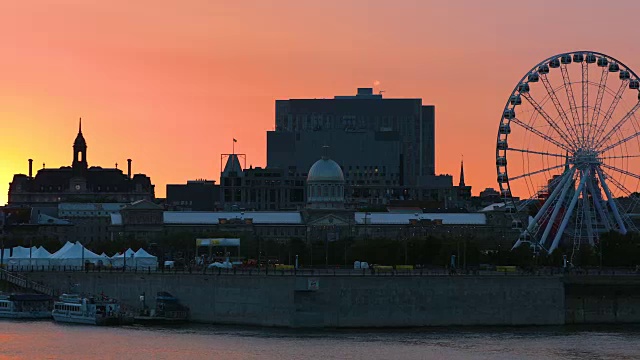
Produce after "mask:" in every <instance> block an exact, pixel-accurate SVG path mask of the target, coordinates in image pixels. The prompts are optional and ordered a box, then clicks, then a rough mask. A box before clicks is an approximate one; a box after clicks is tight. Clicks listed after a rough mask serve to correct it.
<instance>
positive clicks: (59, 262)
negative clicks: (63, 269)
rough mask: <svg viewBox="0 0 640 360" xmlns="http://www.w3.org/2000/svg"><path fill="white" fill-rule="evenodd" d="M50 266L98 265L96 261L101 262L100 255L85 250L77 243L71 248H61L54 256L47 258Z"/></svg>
mask: <svg viewBox="0 0 640 360" xmlns="http://www.w3.org/2000/svg"><path fill="white" fill-rule="evenodd" d="M49 259H50V260H51V261H50V263H51V265H55V266H78V267H82V266H84V263H86V262H87V261H88V262H91V263H93V264H98V261H103V259H102V258H101V257H100V255H97V254H96V253H94V252H92V251H91V250H89V249H87V248H85V247H84V245H82V244H81V243H79V242H77V243H75V244H72V245H71V246H67V244H65V246H63V247H62V249H60V250H58V251H57V252H56V253H55V254H53V255H51V256H50V257H49Z"/></svg>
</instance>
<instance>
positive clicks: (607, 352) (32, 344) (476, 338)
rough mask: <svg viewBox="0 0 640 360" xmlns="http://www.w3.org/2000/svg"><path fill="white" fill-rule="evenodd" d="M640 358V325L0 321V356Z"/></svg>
mask: <svg viewBox="0 0 640 360" xmlns="http://www.w3.org/2000/svg"><path fill="white" fill-rule="evenodd" d="M221 357H224V358H226V359H354V360H355V359H365V360H371V359H639V358H640V326H614V327H612V326H597V327H593V326H591V327H526V328H430V329H410V330H404V329H403V330H358V329H353V330H291V329H274V328H247V327H235V326H210V325H194V326H189V327H154V328H149V327H141V326H130V327H122V328H101V327H90V326H76V325H60V324H55V323H51V322H13V321H0V359H87V358H91V359H119V360H122V359H190V360H193V359H211V358H221Z"/></svg>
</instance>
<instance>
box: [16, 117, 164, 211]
mask: <svg viewBox="0 0 640 360" xmlns="http://www.w3.org/2000/svg"><path fill="white" fill-rule="evenodd" d="M127 162H128V168H127V173H126V174H125V173H123V172H122V170H120V169H118V168H117V167H116V168H102V167H99V166H91V167H89V164H88V161H87V143H86V141H85V139H84V136H83V135H82V122H81V123H80V127H79V129H78V135H77V136H76V139H75V141H74V143H73V162H72V163H71V166H63V167H61V168H58V169H53V168H49V169H47V168H45V167H44V164H43V168H42V169H41V170H38V172H37V174H36V175H35V176H33V160H31V159H29V173H28V175H24V174H16V175H14V176H13V181H12V182H11V183H10V184H9V204H11V205H21V204H22V205H32V204H47V203H49V204H51V203H53V204H56V203H60V202H133V201H136V200H142V199H144V200H153V199H154V185H152V184H151V179H150V178H149V177H148V176H146V175H144V174H135V175H132V174H131V159H128V160H127Z"/></svg>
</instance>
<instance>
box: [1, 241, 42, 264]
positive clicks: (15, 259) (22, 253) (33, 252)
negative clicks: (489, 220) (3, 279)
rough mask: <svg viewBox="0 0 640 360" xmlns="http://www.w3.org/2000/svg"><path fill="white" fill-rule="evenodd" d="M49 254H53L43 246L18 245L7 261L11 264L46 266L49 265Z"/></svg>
mask: <svg viewBox="0 0 640 360" xmlns="http://www.w3.org/2000/svg"><path fill="white" fill-rule="evenodd" d="M49 256H51V254H50V253H49V252H48V251H47V249H45V248H43V247H36V246H33V247H31V248H25V247H22V246H16V247H14V248H13V251H12V255H11V257H9V259H8V260H7V259H5V261H6V264H8V265H9V266H46V265H49Z"/></svg>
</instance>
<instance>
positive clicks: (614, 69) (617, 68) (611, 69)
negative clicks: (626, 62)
mask: <svg viewBox="0 0 640 360" xmlns="http://www.w3.org/2000/svg"><path fill="white" fill-rule="evenodd" d="M618 71H620V66H619V65H618V63H615V62H612V63H611V64H609V72H618Z"/></svg>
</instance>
